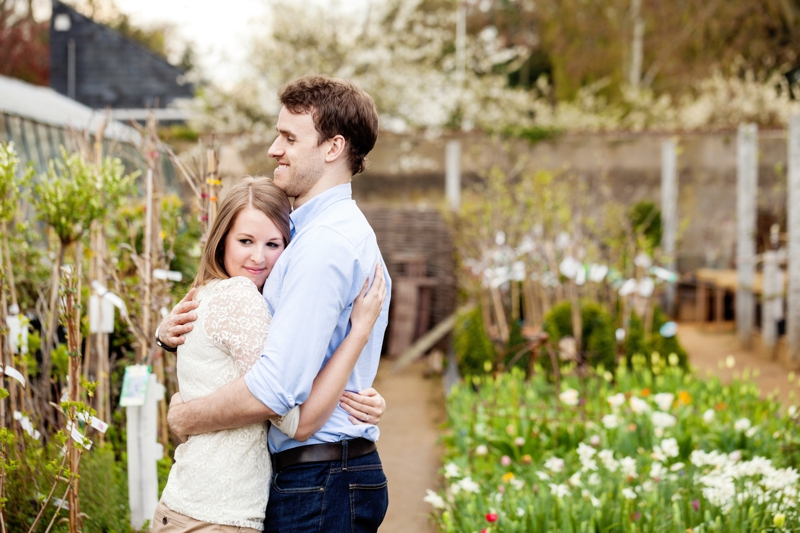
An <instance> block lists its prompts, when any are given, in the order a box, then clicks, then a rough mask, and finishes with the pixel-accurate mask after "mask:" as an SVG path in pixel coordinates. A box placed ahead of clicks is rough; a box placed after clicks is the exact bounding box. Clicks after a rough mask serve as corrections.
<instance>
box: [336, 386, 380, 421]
mask: <svg viewBox="0 0 800 533" xmlns="http://www.w3.org/2000/svg"><path fill="white" fill-rule="evenodd" d="M339 406H340V407H341V408H342V409H344V410H345V411H347V412H348V413H350V422H351V423H352V424H354V425H360V424H375V425H376V426H377V425H378V423H379V422H380V421H381V417H382V416H383V414H384V413H385V412H386V400H385V399H384V398H383V396H381V395H380V393H379V392H378V391H376V390H375V389H373V388H371V387H370V388H369V389H364V390H362V391H361V392H358V393H355V392H350V391H344V394H342V400H341V402H340V403H339Z"/></svg>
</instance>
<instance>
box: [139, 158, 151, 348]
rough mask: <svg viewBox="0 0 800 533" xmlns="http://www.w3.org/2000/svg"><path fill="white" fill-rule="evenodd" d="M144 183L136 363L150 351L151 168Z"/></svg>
mask: <svg viewBox="0 0 800 533" xmlns="http://www.w3.org/2000/svg"><path fill="white" fill-rule="evenodd" d="M146 179H147V182H146V184H145V191H146V192H145V225H144V272H142V278H143V279H142V282H143V285H144V295H143V296H144V300H143V301H142V338H141V339H140V341H139V342H140V343H141V346H140V351H139V357H138V360H137V361H136V362H137V363H142V362H145V361H147V359H148V355H149V353H150V311H151V310H150V308H151V307H152V305H153V301H152V300H153V297H152V285H153V168H152V167H151V168H148V169H147V178H146Z"/></svg>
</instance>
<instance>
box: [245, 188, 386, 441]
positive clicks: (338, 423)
mask: <svg viewBox="0 0 800 533" xmlns="http://www.w3.org/2000/svg"><path fill="white" fill-rule="evenodd" d="M289 219H290V224H291V229H292V240H291V242H290V243H289V246H287V247H286V250H284V252H283V254H281V256H280V258H278V261H277V262H276V263H275V266H274V267H273V268H272V272H270V275H269V278H268V279H267V282H266V283H265V284H264V297H265V298H266V299H267V305H268V306H269V310H270V312H271V313H272V315H273V317H272V324H271V325H270V329H269V336H268V337H267V342H266V344H265V346H264V352H263V355H262V356H261V359H259V361H258V362H257V363H256V364H255V365H253V367H252V368H251V369H250V371H249V372H248V373H247V374H246V375H245V378H244V379H245V383H247V387H248V388H249V389H250V392H252V393H253V395H254V396H255V397H256V398H258V399H259V400H260V401H261V402H262V403H264V404H265V405H267V406H268V407H269V408H270V409H272V410H273V411H275V412H276V413H277V414H279V415H281V416H283V415H285V414H286V413H288V412H289V411H290V410H291V409H292V408H293V407H294V406H295V405H299V404H302V403H303V402H305V401H306V400H307V399H308V396H309V393H310V392H311V385H312V384H313V382H314V378H315V377H316V376H317V374H318V373H319V371H320V370H321V369H322V367H323V366H324V365H325V363H327V361H328V359H329V358H330V357H331V355H333V352H334V351H335V350H336V348H337V347H338V346H339V344H340V343H341V342H342V340H343V339H344V338H345V336H346V335H347V332H348V331H350V312H351V310H352V308H353V301H355V299H356V297H357V296H358V294H359V293H360V292H361V289H362V288H363V287H364V282H365V281H366V279H367V278H368V277H369V278H370V279H372V278H373V277H374V272H375V267H376V265H377V264H378V263H381V264H383V258H382V257H381V253H380V250H379V249H378V243H377V240H376V239H375V232H373V231H372V228H371V227H370V225H369V223H368V222H367V219H366V218H365V217H364V215H363V213H361V210H360V209H358V207H357V206H356V203H355V202H354V201H353V199H352V191H351V187H350V184H349V183H348V184H345V185H339V186H337V187H333V188H332V189H329V190H327V191H325V192H323V193H321V194H319V195H318V196H315V197H314V198H312V199H311V200H309V201H308V202H306V203H305V204H303V205H302V206H300V207H299V208H297V209H296V210H295V211H293V212H292V214H291V215H290V217H289ZM384 275H385V276H386V288H387V297H386V301H385V302H384V304H383V310H382V311H381V314H380V317H379V318H378V321H377V322H376V323H375V327H374V328H373V330H372V334H371V335H370V338H369V341H368V342H367V345H366V346H365V347H364V350H363V351H362V352H361V355H360V356H359V358H358V362H357V363H356V366H355V369H354V370H353V373H352V374H351V375H350V378H349V380H348V382H347V390H349V391H356V392H357V391H361V390H363V389H366V388H369V387H371V386H372V381H373V379H374V378H375V374H376V372H377V371H378V363H379V361H380V356H381V348H382V345H383V335H384V332H385V331H386V325H387V323H388V318H389V300H390V297H389V296H388V294H391V279H390V278H389V275H388V273H387V272H386V268H385V267H384ZM348 417H349V414H348V413H347V412H346V411H345V410H344V409H342V408H341V407H338V406H337V407H336V408H335V409H334V411H333V415H331V417H330V418H329V419H328V421H327V422H326V423H325V425H323V426H322V428H321V429H320V430H319V431H317V432H316V433H315V434H314V435H313V436H312V437H311V438H309V439H308V440H307V441H305V442H299V441H297V440H294V439H290V438H289V437H287V436H286V435H284V434H283V433H281V432H280V431H278V430H277V429H276V428H274V427H273V428H271V429H270V431H269V444H270V449H271V451H272V452H273V453H275V452H280V451H284V450H288V449H290V448H294V447H296V446H302V445H306V444H320V443H323V442H336V441H340V440H343V439H352V438H357V437H364V438H366V439H369V440H372V441H377V440H378V436H379V435H380V432H379V430H378V428H377V426H374V425H369V424H367V425H353V424H351V423H350V420H349V419H348Z"/></svg>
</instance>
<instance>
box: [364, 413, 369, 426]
mask: <svg viewBox="0 0 800 533" xmlns="http://www.w3.org/2000/svg"><path fill="white" fill-rule="evenodd" d="M364 422H366V423H367V424H369V415H367V418H365V419H364Z"/></svg>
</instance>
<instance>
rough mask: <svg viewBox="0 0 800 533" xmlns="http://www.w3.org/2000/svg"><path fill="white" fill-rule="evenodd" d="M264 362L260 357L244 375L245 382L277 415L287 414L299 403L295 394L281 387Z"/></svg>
mask: <svg viewBox="0 0 800 533" xmlns="http://www.w3.org/2000/svg"><path fill="white" fill-rule="evenodd" d="M264 363H265V361H264V358H263V357H262V358H260V359H259V360H258V361H257V362H256V364H254V365H253V367H252V368H251V369H250V370H249V371H248V372H247V374H245V375H244V382H245V384H246V385H247V388H248V389H250V392H251V393H252V394H253V396H255V397H256V398H257V399H258V401H260V402H261V403H263V404H264V405H266V406H267V407H269V408H270V409H272V410H273V411H274V412H275V414H276V415H278V416H286V413H288V412H289V411H291V410H292V409H293V408H294V406H295V405H297V404H296V403H295V401H294V396H292V395H291V394H289V393H287V392H286V391H284V390H283V389H282V388H281V387H280V385H279V384H278V383H277V381H276V380H275V379H273V378H272V376H271V374H270V373H269V372H268V370H267V369H266V368H264V366H265V364H264Z"/></svg>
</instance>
